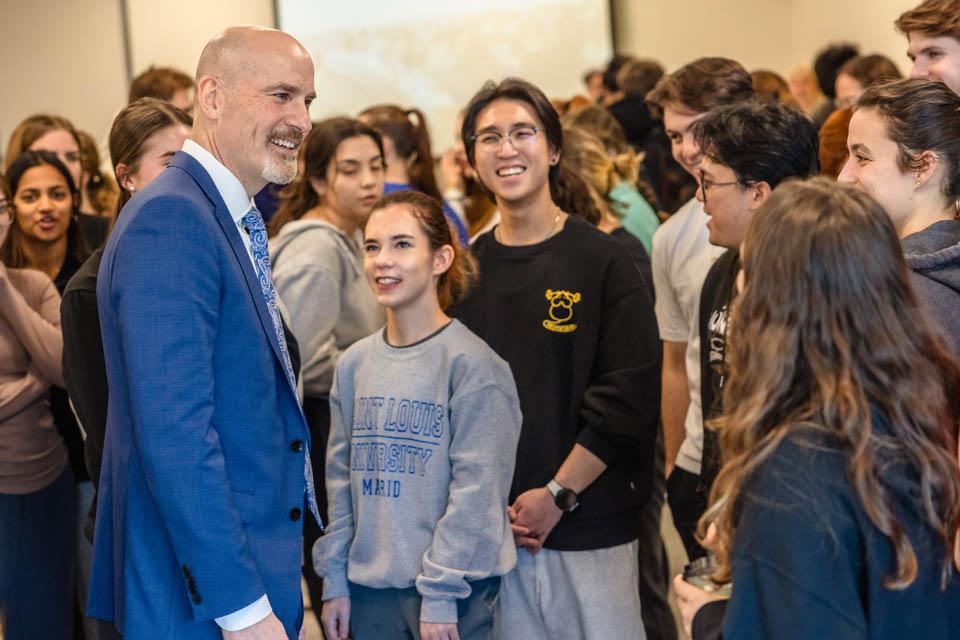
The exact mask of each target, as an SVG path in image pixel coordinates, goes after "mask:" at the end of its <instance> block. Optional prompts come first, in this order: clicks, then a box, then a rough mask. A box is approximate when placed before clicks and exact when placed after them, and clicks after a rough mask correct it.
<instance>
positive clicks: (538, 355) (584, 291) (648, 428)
mask: <svg viewBox="0 0 960 640" xmlns="http://www.w3.org/2000/svg"><path fill="white" fill-rule="evenodd" d="M461 135H462V138H463V141H464V145H465V147H466V152H467V157H468V159H469V161H470V164H471V166H472V167H473V168H474V169H475V170H476V171H477V174H478V176H479V179H480V180H481V181H482V183H483V184H484V186H485V187H486V188H487V189H489V190H490V191H491V193H493V195H494V197H495V198H496V204H497V207H498V209H499V210H500V215H501V221H500V224H499V225H497V226H496V227H495V228H494V229H493V230H492V231H490V232H488V233H486V234H484V235H481V236H480V237H479V238H477V240H476V242H475V243H474V245H473V248H474V253H475V255H476V257H477V259H478V261H479V266H480V279H479V282H478V283H477V285H476V287H475V288H474V289H472V290H471V292H470V293H469V294H468V296H467V298H466V299H465V300H464V301H463V302H461V303H460V304H459V305H458V306H457V307H456V308H455V309H454V311H453V315H454V316H455V317H457V318H458V319H459V320H460V321H461V322H463V323H464V324H465V325H466V326H467V327H468V328H469V329H470V330H471V331H473V332H474V333H476V334H477V335H479V336H480V337H481V338H483V339H484V340H485V341H486V342H487V344H489V345H490V346H491V347H492V348H493V350H494V351H496V352H497V354H499V355H500V357H502V358H503V359H504V360H506V361H507V362H508V363H509V364H510V368H511V370H512V371H513V373H514V376H515V378H516V382H517V390H518V392H519V396H520V406H521V409H522V411H523V426H522V428H521V432H520V443H519V447H518V450H517V459H516V471H515V473H514V477H513V487H512V490H511V492H510V507H509V509H508V515H509V517H510V521H511V523H512V528H513V535H514V539H515V541H516V543H517V545H518V547H519V548H518V549H517V554H518V564H517V568H516V569H515V570H514V571H512V572H510V573H509V574H507V575H506V576H504V578H503V582H502V586H501V590H500V600H499V612H498V615H497V627H498V628H497V629H496V633H495V635H496V637H499V638H524V639H527V640H541V639H542V640H546V639H547V638H558V637H564V638H645V637H646V634H645V632H644V627H643V620H642V618H641V605H640V599H639V597H638V595H637V591H638V589H637V584H638V562H637V553H638V542H637V538H638V536H639V535H640V528H641V522H640V520H641V518H640V515H641V513H642V510H643V508H644V506H645V504H646V502H647V497H648V496H649V493H650V487H651V483H652V480H653V470H654V446H655V440H656V434H657V419H658V416H659V409H660V407H659V397H660V345H659V336H658V335H657V329H656V319H655V317H654V313H653V303H652V301H651V299H650V295H649V293H648V292H647V290H646V286H645V285H644V283H643V281H642V279H641V278H640V277H638V272H637V268H636V266H635V265H634V264H633V261H632V259H631V257H630V255H629V254H628V253H627V251H626V250H625V249H624V248H623V246H622V245H620V243H619V242H618V241H617V240H616V239H614V238H612V237H610V236H609V235H607V234H605V233H603V232H602V231H599V230H598V229H597V228H596V227H594V226H593V225H592V224H590V223H589V222H587V221H586V220H584V219H583V218H582V217H580V216H579V215H576V214H577V213H579V212H574V211H563V210H562V209H561V208H560V206H558V204H557V202H558V199H560V195H558V194H559V193H560V191H559V187H560V185H561V183H562V182H563V181H564V175H563V174H564V172H568V171H569V169H568V168H564V167H562V166H561V162H560V157H561V152H562V149H563V130H562V128H561V126H560V119H559V116H558V114H557V112H556V111H555V110H554V108H553V106H552V105H551V104H550V102H549V100H547V98H546V96H544V95H543V92H542V91H540V90H539V89H538V88H537V87H535V86H533V85H531V84H530V83H528V82H525V81H523V80H519V79H515V78H511V79H507V80H504V81H502V82H500V83H499V84H496V83H493V82H490V83H487V84H486V85H484V87H483V88H482V89H481V90H480V91H479V92H478V93H477V94H476V95H475V96H474V97H473V99H472V100H471V101H470V104H469V106H468V107H467V110H466V115H465V117H464V122H463V127H462V129H461Z"/></svg>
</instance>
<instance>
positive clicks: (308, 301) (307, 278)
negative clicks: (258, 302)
mask: <svg viewBox="0 0 960 640" xmlns="http://www.w3.org/2000/svg"><path fill="white" fill-rule="evenodd" d="M270 262H271V264H272V266H273V281H274V283H275V285H276V287H277V294H278V295H279V296H280V300H281V301H282V302H283V305H284V307H285V308H286V311H287V318H288V320H289V323H290V329H291V330H292V331H293V335H295V336H296V337H297V342H298V343H299V344H300V357H301V359H302V364H301V376H302V377H303V390H304V394H305V395H306V396H309V397H315V398H324V397H326V396H327V395H328V394H329V393H330V385H331V383H332V381H333V370H334V368H335V367H336V366H337V360H339V359H340V355H341V354H342V353H343V350H344V349H346V348H347V347H349V346H350V345H351V344H353V343H354V342H356V341H357V340H359V339H360V338H363V337H364V336H368V335H370V334H371V333H372V332H374V331H376V330H377V329H378V328H380V327H382V326H383V324H384V312H383V308H382V307H381V306H380V305H379V304H377V299H376V298H375V297H374V295H373V292H372V291H371V290H370V286H369V285H368V284H367V280H366V278H365V277H364V275H363V254H362V253H361V252H360V245H359V242H358V241H357V240H353V239H350V238H348V237H347V235H346V234H345V233H344V232H343V231H341V230H340V229H338V228H337V227H335V226H333V225H332V224H329V223H327V222H323V221H321V220H294V221H293V222H288V223H287V224H285V225H283V228H282V229H280V233H278V234H277V235H276V236H275V237H274V238H273V239H271V240H270Z"/></svg>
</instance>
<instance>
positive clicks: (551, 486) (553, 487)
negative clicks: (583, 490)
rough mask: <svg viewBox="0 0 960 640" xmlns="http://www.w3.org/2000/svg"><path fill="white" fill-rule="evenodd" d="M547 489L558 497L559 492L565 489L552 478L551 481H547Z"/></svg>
mask: <svg viewBox="0 0 960 640" xmlns="http://www.w3.org/2000/svg"><path fill="white" fill-rule="evenodd" d="M547 491H549V492H550V495H552V496H553V497H554V498H556V497H557V494H559V493H560V492H561V491H563V487H562V486H560V483H559V482H557V481H556V480H550V482H548V483H547Z"/></svg>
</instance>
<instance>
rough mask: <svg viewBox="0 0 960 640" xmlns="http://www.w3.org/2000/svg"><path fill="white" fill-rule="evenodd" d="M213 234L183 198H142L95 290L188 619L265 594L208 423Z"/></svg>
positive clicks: (215, 294)
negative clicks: (109, 316)
mask: <svg viewBox="0 0 960 640" xmlns="http://www.w3.org/2000/svg"><path fill="white" fill-rule="evenodd" d="M217 234H222V232H221V231H220V230H219V228H217V227H216V226H215V223H211V221H210V220H209V219H208V220H203V219H202V214H201V213H200V212H198V211H197V210H196V209H195V208H194V207H193V205H192V204H190V203H188V202H186V201H185V200H183V199H180V198H175V197H168V198H156V199H154V200H153V201H151V202H150V203H148V204H146V205H144V207H143V208H142V209H141V210H140V211H139V212H138V214H137V217H136V219H134V220H132V221H131V222H130V224H129V225H128V226H127V228H126V229H125V231H124V234H123V236H122V238H121V239H120V242H119V243H118V245H117V247H116V252H115V256H114V260H113V261H112V265H111V269H112V271H111V274H112V286H111V288H110V289H109V292H108V294H107V295H108V296H109V304H110V305H111V306H112V308H113V309H114V311H115V313H116V318H117V324H118V326H119V328H120V336H119V339H120V341H121V347H122V351H123V357H124V365H125V375H126V378H127V381H128V385H129V394H130V404H131V407H132V411H133V416H132V418H133V433H134V447H135V448H136V450H137V452H138V454H139V458H140V460H141V461H142V465H143V473H144V476H145V478H146V482H147V485H148V488H149V491H150V493H151V495H152V498H153V500H154V502H155V503H156V507H157V509H158V510H159V512H160V515H161V518H162V520H163V522H164V525H165V528H166V534H167V535H168V536H169V539H170V541H171V543H172V546H173V552H174V554H175V556H176V558H177V562H178V564H179V569H180V570H181V573H182V576H181V577H182V578H183V580H184V592H185V594H188V600H189V601H190V602H191V606H192V607H193V613H194V617H195V618H196V619H197V620H212V619H214V618H216V617H219V616H223V615H226V614H229V613H232V612H235V611H237V610H239V609H241V608H242V607H244V606H246V605H248V604H250V603H251V602H253V601H255V600H257V598H259V597H261V596H262V595H263V594H264V593H266V589H265V587H264V582H263V579H262V577H261V575H260V573H259V571H258V568H257V566H256V563H255V561H254V559H253V556H252V554H251V553H250V551H249V549H248V546H247V539H246V536H245V533H244V527H243V525H242V524H241V520H240V516H239V513H238V509H237V502H236V498H235V497H234V494H233V491H232V490H231V483H230V478H229V477H228V475H227V472H226V467H225V463H224V452H223V450H222V447H221V438H220V433H218V426H217V425H216V424H214V423H213V422H212V418H213V413H214V381H215V378H216V372H215V367H214V350H215V349H216V348H217V341H218V332H220V331H221V330H222V327H220V326H219V306H220V304H221V302H220V293H221V291H220V289H221V278H223V277H227V276H226V275H225V274H223V273H221V266H220V264H219V260H218V256H217V248H216V247H217V244H218V243H223V242H224V239H223V238H222V237H219V238H218V237H217ZM236 357H242V355H241V354H237V356H236ZM220 395H221V396H222V395H223V390H220Z"/></svg>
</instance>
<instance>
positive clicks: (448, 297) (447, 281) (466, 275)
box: [371, 191, 480, 310]
mask: <svg viewBox="0 0 960 640" xmlns="http://www.w3.org/2000/svg"><path fill="white" fill-rule="evenodd" d="M393 205H404V206H406V208H407V210H408V211H409V212H410V213H411V214H412V215H413V217H414V218H416V219H417V222H419V223H420V228H421V229H423V233H424V234H425V235H426V236H427V241H428V242H429V243H430V248H431V249H432V250H434V251H436V250H437V249H439V248H440V247H442V246H444V245H450V246H451V247H453V262H452V263H451V264H450V268H449V269H447V271H446V273H443V274H441V275H440V280H439V281H438V282H437V298H438V299H439V301H440V308H441V309H443V310H446V309H449V308H450V307H451V306H453V305H454V304H456V303H457V302H459V301H460V300H462V299H463V298H464V296H465V295H466V294H467V291H469V290H470V287H471V286H473V284H474V283H475V282H476V281H477V278H478V277H479V273H480V272H479V269H478V268H477V261H476V258H474V257H473V254H472V253H470V251H469V249H467V248H466V247H464V246H463V245H461V244H460V241H459V240H458V239H457V234H456V233H454V232H453V230H452V229H451V228H450V223H449V222H448V221H447V217H446V216H445V215H444V213H443V205H442V204H441V201H440V200H439V199H437V198H431V197H430V196H428V195H425V194H423V193H420V192H419V191H397V192H395V193H391V194H390V195H388V196H386V197H385V198H381V199H380V200H379V201H378V202H377V203H376V204H375V205H373V212H376V211H380V210H381V209H386V208H387V207H391V206H393ZM371 215H372V213H371Z"/></svg>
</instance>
